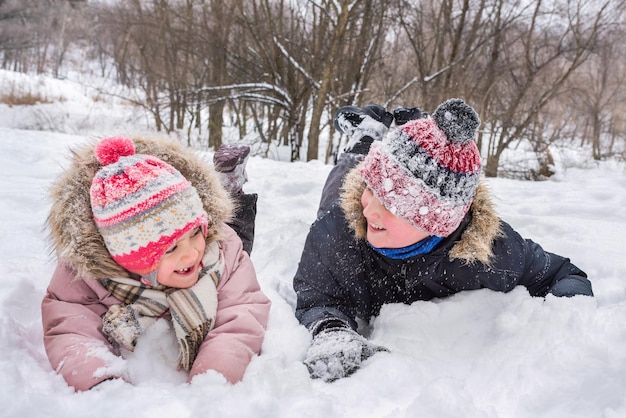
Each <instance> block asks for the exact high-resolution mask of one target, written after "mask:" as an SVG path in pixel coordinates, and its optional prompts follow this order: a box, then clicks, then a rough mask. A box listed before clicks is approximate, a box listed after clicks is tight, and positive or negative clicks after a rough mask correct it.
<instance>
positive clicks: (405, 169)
mask: <svg viewBox="0 0 626 418" xmlns="http://www.w3.org/2000/svg"><path fill="white" fill-rule="evenodd" d="M394 116H395V118H394ZM394 119H395V122H396V125H397V127H396V128H395V129H394V130H392V131H391V132H389V134H388V135H386V136H385V134H386V131H387V128H388V127H389V126H390V125H391V123H392V122H393V120H394ZM408 119H410V120H408ZM335 125H336V127H337V128H338V130H339V131H340V132H342V133H345V134H347V135H348V138H349V140H350V141H349V143H348V147H347V148H346V151H347V152H345V153H344V154H342V156H341V157H340V160H339V161H338V164H337V166H336V167H335V169H333V171H332V172H331V174H330V176H329V179H328V181H327V184H326V186H325V188H324V192H323V197H322V201H321V204H320V212H319V217H318V219H317V220H316V221H315V223H314V224H313V225H312V226H311V229H310V231H309V234H308V236H307V239H306V243H305V247H304V250H303V253H302V257H301V260H300V264H299V267H298V271H297V272H296V275H295V278H294V289H295V291H296V293H297V307H296V316H297V318H298V320H299V321H300V322H301V323H302V324H303V325H304V326H306V327H307V328H308V329H309V330H310V332H311V334H312V337H313V341H312V343H311V346H310V348H309V350H308V352H307V354H306V358H305V361H304V362H305V364H306V365H307V367H308V369H309V372H310V374H311V376H312V377H313V378H321V379H323V380H325V381H333V380H336V379H339V378H342V377H346V376H348V375H350V374H352V373H353V372H355V371H356V370H357V369H358V368H359V367H360V364H361V362H362V361H364V360H366V359H367V358H369V357H370V356H372V355H373V354H375V353H376V352H378V351H387V350H386V349H385V348H384V347H379V346H375V345H373V344H372V343H370V342H369V341H368V340H367V339H366V338H364V337H363V336H362V335H360V334H359V333H357V331H356V330H357V319H359V320H362V321H366V322H367V321H369V320H370V319H371V318H372V317H374V316H377V315H378V314H379V312H380V309H381V307H382V305H384V304H386V303H399V302H401V303H407V304H410V303H412V302H415V301H418V300H430V299H433V298H441V297H445V296H449V295H452V294H454V293H457V292H460V291H462V290H472V289H482V288H487V289H492V290H497V291H502V292H508V291H510V290H512V289H513V288H514V287H515V286H518V285H522V286H525V287H526V288H527V289H528V291H529V293H530V294H531V295H532V296H545V295H546V294H548V293H551V294H554V295H556V296H573V295H579V294H580V295H588V296H593V292H592V289H591V283H590V282H589V280H587V276H586V274H585V273H584V272H583V271H581V270H580V269H579V268H578V267H576V266H575V265H573V264H572V263H570V261H569V259H567V258H564V257H561V256H558V255H556V254H552V253H549V252H546V251H544V250H543V248H541V246H539V245H538V244H536V243H535V242H533V241H531V240H527V239H524V238H522V237H521V236H520V235H519V234H518V233H517V232H515V231H514V230H513V228H512V227H511V226H510V225H509V224H507V223H506V222H504V221H502V220H501V219H499V218H498V216H497V214H496V213H495V210H494V207H493V204H492V201H491V198H490V195H489V191H488V190H487V188H486V186H485V185H484V184H483V183H482V182H481V181H480V171H481V160H480V155H479V151H478V148H477V146H476V143H475V142H474V138H475V134H476V130H477V129H478V126H479V125H480V119H479V117H478V115H477V114H476V112H475V111H474V109H472V108H471V107H470V106H469V105H467V104H466V103H465V102H463V101H462V100H460V99H451V100H448V101H446V102H445V103H443V104H441V105H440V106H439V107H438V108H437V110H436V111H435V112H434V113H433V115H432V118H431V117H429V116H428V115H426V114H424V113H422V112H421V111H420V110H419V109H417V108H412V109H401V110H397V111H396V112H395V115H392V114H391V113H389V112H387V111H386V110H385V109H384V108H382V107H381V106H377V105H368V106H366V107H364V108H356V107H344V108H341V109H339V111H338V112H337V115H336V116H335ZM383 137H384V138H383ZM381 139H382V141H381ZM364 154H366V155H365V156H364V157H363V155H364ZM357 164H358V166H357ZM353 166H356V167H355V168H352V167H353ZM346 172H347V174H346ZM341 184H342V185H343V186H342V193H341V197H340V198H339V199H336V197H337V195H338V194H339V189H338V187H339V185H341ZM333 200H335V203H334V204H331V202H332V201H333Z"/></svg>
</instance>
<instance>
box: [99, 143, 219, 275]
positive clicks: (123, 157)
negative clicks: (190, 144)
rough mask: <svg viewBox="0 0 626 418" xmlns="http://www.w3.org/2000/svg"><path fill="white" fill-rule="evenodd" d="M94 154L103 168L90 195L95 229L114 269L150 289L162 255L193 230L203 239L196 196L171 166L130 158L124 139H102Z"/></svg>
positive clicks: (130, 150)
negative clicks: (198, 230) (198, 229)
mask: <svg viewBox="0 0 626 418" xmlns="http://www.w3.org/2000/svg"><path fill="white" fill-rule="evenodd" d="M94 153H95V156H96V158H97V159H98V161H99V162H100V163H101V164H102V165H103V167H102V168H100V169H99V170H98V172H97V173H96V175H95V176H94V178H93V181H92V184H91V189H90V197H91V209H92V211H93V219H94V221H95V224H96V227H97V228H98V230H99V232H100V234H101V235H102V238H103V239H104V244H105V245H106V248H107V250H108V251H109V254H111V257H112V258H113V260H114V261H115V262H116V263H118V264H119V265H120V266H122V267H123V268H125V269H126V270H128V271H130V272H131V273H135V274H138V275H140V276H141V277H142V281H144V282H147V283H149V284H150V285H152V286H156V284H157V280H156V271H157V269H158V266H159V263H160V261H161V258H162V257H163V255H164V254H165V252H166V251H167V250H169V249H170V248H171V247H172V246H173V245H174V244H175V243H176V242H177V241H178V240H179V239H180V237H182V236H183V235H184V234H186V233H187V232H188V231H190V230H192V229H194V228H196V227H198V226H202V227H203V229H204V232H205V234H206V229H207V219H208V216H207V213H206V211H205V210H204V207H203V205H202V201H201V200H200V196H199V195H198V193H197V191H196V189H195V188H194V187H193V186H192V185H191V183H190V182H189V181H188V180H187V179H185V177H183V175H182V174H181V173H180V172H179V171H178V170H176V169H175V168H174V167H172V166H171V165H169V164H167V163H166V162H164V161H162V160H160V159H158V158H156V157H153V156H150V155H142V154H135V145H134V143H133V142H132V141H131V140H130V139H128V138H122V137H112V138H105V139H103V140H101V141H100V142H99V143H98V144H97V145H96V148H95V151H94Z"/></svg>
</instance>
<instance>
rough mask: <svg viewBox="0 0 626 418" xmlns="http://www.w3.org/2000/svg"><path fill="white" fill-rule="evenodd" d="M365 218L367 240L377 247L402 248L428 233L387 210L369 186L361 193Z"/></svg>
mask: <svg viewBox="0 0 626 418" xmlns="http://www.w3.org/2000/svg"><path fill="white" fill-rule="evenodd" d="M361 204H362V205H363V216H365V219H366V220H367V240H368V241H369V243H370V244H372V245H373V246H374V247H378V248H402V247H407V246H409V245H412V244H415V243H416V242H418V241H421V240H423V239H424V238H427V237H428V236H429V234H428V233H427V232H425V231H422V230H421V229H418V228H416V227H414V226H413V225H411V224H410V223H409V222H408V221H405V220H404V219H402V218H400V217H398V216H396V215H394V214H393V213H391V212H389V210H387V208H385V207H384V206H383V204H382V203H381V202H380V200H378V198H377V197H376V196H374V193H372V191H371V190H370V189H369V188H366V189H365V190H364V191H363V194H362V195H361Z"/></svg>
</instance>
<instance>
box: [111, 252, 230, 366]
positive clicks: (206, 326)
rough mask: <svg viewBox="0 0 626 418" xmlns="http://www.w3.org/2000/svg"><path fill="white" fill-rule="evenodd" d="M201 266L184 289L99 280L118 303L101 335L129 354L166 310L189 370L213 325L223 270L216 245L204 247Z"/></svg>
mask: <svg viewBox="0 0 626 418" xmlns="http://www.w3.org/2000/svg"><path fill="white" fill-rule="evenodd" d="M202 263H203V266H204V267H203V268H202V271H201V272H200V278H199V279H198V282H197V283H196V284H194V285H193V286H191V287H190V288H188V289H177V288H172V287H166V286H162V285H157V286H154V287H153V286H146V285H144V284H142V283H140V282H139V281H137V280H134V279H128V278H111V279H102V280H101V283H102V285H103V286H104V287H105V288H106V289H107V290H108V291H109V292H111V294H112V295H113V296H115V298H117V299H119V300H120V301H122V305H121V306H120V305H113V306H111V307H110V308H109V310H108V311H107V312H106V313H105V314H104V316H103V323H104V324H105V326H103V332H104V333H105V334H106V335H107V337H108V338H109V340H110V341H111V342H116V343H118V344H119V345H121V346H123V347H125V348H127V349H129V350H131V351H133V350H134V348H135V344H136V339H137V336H138V335H139V334H141V333H142V332H143V331H145V330H146V328H148V327H149V326H150V325H152V324H153V323H155V322H156V320H157V319H158V318H160V317H162V316H163V315H165V314H166V313H167V312H168V311H169V313H170V315H171V318H172V324H173V327H174V332H175V334H176V338H177V340H178V343H179V354H178V361H179V364H180V366H181V367H182V368H183V369H185V370H186V371H189V370H190V369H191V366H192V365H193V362H194V361H195V359H196V356H197V355H198V351H199V349H200V346H201V345H202V343H203V342H204V339H205V337H206V335H207V334H208V333H209V331H210V330H211V329H212V328H213V326H214V325H215V316H216V312H217V289H216V287H217V284H218V283H219V280H220V278H221V275H222V272H223V270H224V253H223V251H222V249H221V247H220V246H219V243H218V242H213V243H211V244H209V245H208V246H207V252H206V253H205V255H204V257H203V259H202ZM120 312H123V314H120Z"/></svg>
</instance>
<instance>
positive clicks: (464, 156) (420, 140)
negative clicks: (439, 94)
mask: <svg viewBox="0 0 626 418" xmlns="http://www.w3.org/2000/svg"><path fill="white" fill-rule="evenodd" d="M479 125H480V119H479V117H478V115H477V114H476V112H475V111H474V109H472V108H471V107H470V106H469V105H467V104H466V103H465V102H464V101H463V100H461V99H450V100H448V101H446V102H444V103H442V104H441V105H439V107H438V108H437V110H436V111H435V112H434V113H433V116H432V118H425V119H416V120H414V121H411V122H409V123H407V124H405V125H403V126H402V127H400V128H398V129H396V130H394V131H392V132H390V133H389V134H388V135H387V136H386V137H385V138H384V139H383V141H382V142H374V144H373V145H372V147H371V149H370V151H369V153H368V155H367V156H366V158H365V160H364V161H363V163H362V164H361V166H360V169H359V172H360V174H361V176H362V177H363V179H364V180H365V183H366V184H367V186H368V187H369V188H370V189H371V190H372V192H373V193H374V195H376V197H377V198H378V199H379V200H380V201H381V202H382V204H383V205H384V206H385V207H386V208H387V209H388V210H389V211H390V212H392V213H394V214H395V215H397V216H400V217H401V218H403V219H406V220H407V221H409V222H410V223H411V224H412V225H414V226H416V227H417V228H419V229H421V230H423V231H426V232H428V233H429V234H431V235H436V236H440V237H446V236H448V235H450V234H451V233H452V232H453V231H454V230H455V229H456V228H458V226H459V224H460V223H461V221H462V220H463V217H464V216H465V214H466V213H467V211H468V210H469V207H470V205H471V203H472V200H473V199H474V194H475V192H476V187H477V186H478V180H479V176H480V168H481V163H480V153H479V151H478V147H477V146H476V143H475V142H474V136H475V133H476V130H477V129H478V126H479Z"/></svg>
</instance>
